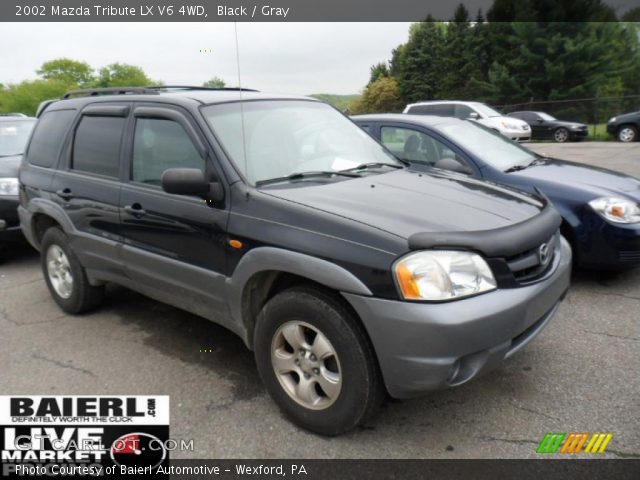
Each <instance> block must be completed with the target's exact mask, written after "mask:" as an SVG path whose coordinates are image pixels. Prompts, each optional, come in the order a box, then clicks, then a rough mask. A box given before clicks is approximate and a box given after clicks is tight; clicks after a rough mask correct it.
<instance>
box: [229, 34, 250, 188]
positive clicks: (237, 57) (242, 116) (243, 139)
mask: <svg viewBox="0 0 640 480" xmlns="http://www.w3.org/2000/svg"><path fill="white" fill-rule="evenodd" d="M233 29H234V31H235V36H236V65H237V67H238V93H239V95H240V123H241V129H242V154H243V157H244V158H243V161H244V162H243V163H244V175H245V177H247V178H249V177H250V176H249V171H248V166H247V139H246V136H245V132H244V103H243V101H242V78H241V76H240V44H239V43H238V22H233Z"/></svg>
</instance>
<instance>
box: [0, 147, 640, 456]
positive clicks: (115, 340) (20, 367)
mask: <svg viewBox="0 0 640 480" xmlns="http://www.w3.org/2000/svg"><path fill="white" fill-rule="evenodd" d="M530 146H531V148H532V149H534V150H536V151H538V152H541V153H544V154H546V155H553V156H557V157H559V158H567V159H572V160H578V161H584V162H585V163H589V164H592V165H599V166H606V167H610V168H613V169H616V170H619V171H622V172H625V173H629V174H632V175H635V176H638V177H640V144H639V143H636V144H631V145H626V144H618V143H598V142H592V143H580V144H565V145H554V144H542V143H535V144H531V145H530ZM639 312H640V270H636V271H630V272H625V273H621V274H602V273H593V272H584V271H576V272H575V273H574V278H573V287H572V289H571V291H570V293H569V295H568V297H567V299H566V301H565V302H564V304H563V305H562V307H561V308H560V310H559V313H558V315H557V316H556V318H555V319H554V320H553V321H552V322H551V323H550V325H549V326H548V328H547V329H546V330H545V331H544V332H543V333H542V334H541V335H540V336H539V337H538V338H537V339H536V340H535V341H533V342H532V343H531V344H530V345H529V346H528V347H527V348H525V349H524V350H523V351H522V352H520V353H518V354H517V355H515V356H514V357H513V358H511V359H510V360H509V361H507V362H506V363H505V364H504V366H503V367H502V368H500V369H499V370H497V371H495V372H492V373H491V374H489V375H487V376H485V377H482V378H480V379H477V380H475V381H473V382H471V383H469V384H466V385H463V386H461V387H458V388H455V389H451V390H448V391H443V392H438V393H433V394H431V395H428V396H425V397H424V398H420V399H415V400H411V401H403V402H389V403H388V404H387V405H386V406H385V407H384V408H383V409H382V411H381V412H380V414H379V416H378V417H376V418H375V419H374V420H373V421H371V422H370V423H369V424H368V425H367V426H365V427H363V428H360V429H359V430H357V431H354V432H352V433H349V434H347V435H344V436H342V437H339V438H331V439H327V438H322V437H319V436H316V435H313V434H309V433H307V432H305V431H303V430H300V429H299V428H297V427H295V426H293V425H292V424H291V423H289V422H288V421H286V420H285V419H284V418H283V417H282V416H281V415H280V414H279V412H278V410H277V408H276V407H275V404H274V403H273V402H272V401H271V400H270V399H269V397H268V396H267V394H266V392H265V390H264V389H263V387H262V385H261V383H260V379H259V378H258V374H257V372H256V369H255V366H254V363H253V356H252V354H251V352H249V351H248V350H247V349H246V348H245V347H244V344H243V343H242V342H241V341H240V339H239V338H237V337H235V336H234V335H233V334H232V333H230V332H229V331H227V330H225V329H224V328H222V327H218V326H216V325H214V324H211V323H209V322H207V321H206V320H203V319H201V318H198V317H195V316H193V315H190V314H187V313H184V312H182V311H180V310H177V309H174V308H172V307H169V306H165V305H163V304H160V303H157V302H155V301H152V300H149V299H146V298H145V297H142V296H140V295H138V294H135V293H132V292H129V291H127V290H125V289H122V288H119V287H112V288H110V290H109V294H108V298H107V302H106V304H105V305H104V306H103V307H101V308H100V309H99V310H97V311H95V312H93V313H91V314H88V315H84V316H79V317H73V316H68V315H65V314H63V313H62V312H61V310H59V309H58V308H57V306H56V305H55V303H54V302H53V300H52V299H51V298H50V296H49V293H48V291H47V289H46V286H45V283H44V281H43V279H42V275H41V272H40V267H39V259H38V256H37V254H36V253H35V252H34V251H32V250H31V249H30V248H29V247H26V246H23V247H21V248H17V249H12V250H10V251H9V252H6V258H5V260H4V262H3V263H1V264H0V328H1V334H0V338H2V348H1V349H0V365H2V367H1V368H0V394H166V395H170V396H171V436H172V437H173V438H176V439H193V440H194V446H195V450H194V451H192V452H180V453H176V454H174V457H185V458H186V457H190V458H246V457H251V458H409V457H410V458H526V457H530V458H535V457H537V455H536V453H535V449H536V447H537V445H538V443H539V442H540V440H541V439H542V437H543V436H544V434H545V433H546V432H611V433H613V440H612V441H611V443H610V444H609V447H608V449H607V453H606V454H605V455H604V456H608V457H612V458H622V457H640V375H639V373H638V372H639V371H640V315H639ZM203 350H207V351H209V350H211V352H207V353H202V352H203ZM587 455H588V454H584V455H582V456H587Z"/></svg>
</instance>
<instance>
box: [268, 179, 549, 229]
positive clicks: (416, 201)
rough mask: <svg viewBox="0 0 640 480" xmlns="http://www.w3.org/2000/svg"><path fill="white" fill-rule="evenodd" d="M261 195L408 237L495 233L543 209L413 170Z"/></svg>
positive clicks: (503, 192) (469, 182)
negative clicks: (493, 231)
mask: <svg viewBox="0 0 640 480" xmlns="http://www.w3.org/2000/svg"><path fill="white" fill-rule="evenodd" d="M262 192H263V193H266V194H268V195H272V196H275V197H278V198H281V199H283V200H288V201H291V202H295V203H297V204H302V205H305V206H308V207H311V208H314V209H317V210H322V211H325V212H327V213H331V214H334V215H338V216H341V217H344V218H347V219H350V220H353V221H356V222H360V223H363V224H366V225H369V226H371V227H374V228H378V229H380V230H384V231H387V232H389V233H393V234H395V235H398V236H401V237H403V238H408V237H410V236H411V235H413V234H415V233H419V232H451V231H477V230H492V229H495V228H500V227H505V226H509V225H513V224H516V223H520V222H523V221H526V220H528V219H530V218H532V217H535V216H536V215H537V214H538V213H539V212H540V211H541V209H542V207H543V204H542V203H541V202H538V201H537V200H536V199H535V198H533V197H530V196H528V195H524V194H520V193H517V192H515V191H513V190H510V189H507V188H503V187H500V186H497V185H493V184H489V183H486V182H482V181H478V180H474V179H471V178H469V177H466V176H463V175H457V174H449V173H442V174H440V173H425V172H424V171H417V170H411V169H402V170H398V171H394V172H389V173H384V174H379V175H370V176H366V177H362V178H357V179H353V180H345V181H337V182H333V183H329V184H323V185H308V186H302V187H298V188H268V189H263V190H262Z"/></svg>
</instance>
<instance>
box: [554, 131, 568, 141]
mask: <svg viewBox="0 0 640 480" xmlns="http://www.w3.org/2000/svg"><path fill="white" fill-rule="evenodd" d="M567 140H569V130H567V129H566V128H564V127H560V128H557V129H556V131H555V132H553V141H554V142H556V143H564V142H566V141H567Z"/></svg>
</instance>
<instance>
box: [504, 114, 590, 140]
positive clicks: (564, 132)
mask: <svg viewBox="0 0 640 480" xmlns="http://www.w3.org/2000/svg"><path fill="white" fill-rule="evenodd" d="M507 116H508V117H512V118H519V119H520V120H523V121H525V122H527V123H528V124H529V125H530V126H531V138H532V139H534V140H553V141H554V142H558V143H564V142H569V141H576V140H583V139H585V138H587V136H588V135H589V129H588V127H587V125H585V124H584V123H577V122H566V121H564V120H558V119H557V118H555V117H552V116H551V115H549V114H548V113H545V112H530V111H522V112H511V113H509V114H508V115H507Z"/></svg>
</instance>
